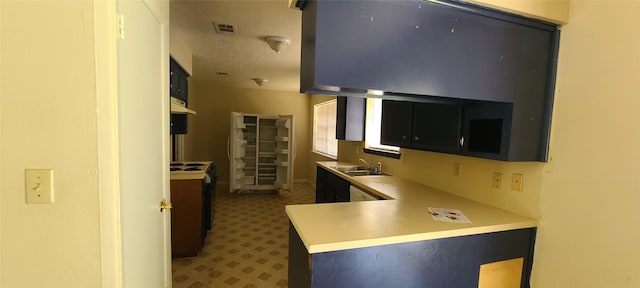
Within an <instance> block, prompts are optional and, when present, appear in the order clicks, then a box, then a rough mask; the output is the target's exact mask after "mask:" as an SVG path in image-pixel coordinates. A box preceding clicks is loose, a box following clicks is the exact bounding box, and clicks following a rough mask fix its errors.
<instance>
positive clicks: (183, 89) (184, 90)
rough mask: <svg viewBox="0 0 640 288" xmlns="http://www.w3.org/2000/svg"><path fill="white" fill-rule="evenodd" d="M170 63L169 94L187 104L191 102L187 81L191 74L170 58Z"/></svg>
mask: <svg viewBox="0 0 640 288" xmlns="http://www.w3.org/2000/svg"><path fill="white" fill-rule="evenodd" d="M169 62H170V63H169V73H170V74H169V75H170V77H169V78H170V84H169V94H170V96H171V97H174V98H177V99H180V100H182V101H184V102H185V104H187V103H188V100H189V81H188V79H187V78H188V77H189V74H188V73H187V71H185V70H184V69H182V67H181V66H180V64H178V62H176V61H175V60H173V58H170V61H169Z"/></svg>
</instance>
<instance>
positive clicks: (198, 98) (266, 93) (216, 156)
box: [172, 3, 542, 218]
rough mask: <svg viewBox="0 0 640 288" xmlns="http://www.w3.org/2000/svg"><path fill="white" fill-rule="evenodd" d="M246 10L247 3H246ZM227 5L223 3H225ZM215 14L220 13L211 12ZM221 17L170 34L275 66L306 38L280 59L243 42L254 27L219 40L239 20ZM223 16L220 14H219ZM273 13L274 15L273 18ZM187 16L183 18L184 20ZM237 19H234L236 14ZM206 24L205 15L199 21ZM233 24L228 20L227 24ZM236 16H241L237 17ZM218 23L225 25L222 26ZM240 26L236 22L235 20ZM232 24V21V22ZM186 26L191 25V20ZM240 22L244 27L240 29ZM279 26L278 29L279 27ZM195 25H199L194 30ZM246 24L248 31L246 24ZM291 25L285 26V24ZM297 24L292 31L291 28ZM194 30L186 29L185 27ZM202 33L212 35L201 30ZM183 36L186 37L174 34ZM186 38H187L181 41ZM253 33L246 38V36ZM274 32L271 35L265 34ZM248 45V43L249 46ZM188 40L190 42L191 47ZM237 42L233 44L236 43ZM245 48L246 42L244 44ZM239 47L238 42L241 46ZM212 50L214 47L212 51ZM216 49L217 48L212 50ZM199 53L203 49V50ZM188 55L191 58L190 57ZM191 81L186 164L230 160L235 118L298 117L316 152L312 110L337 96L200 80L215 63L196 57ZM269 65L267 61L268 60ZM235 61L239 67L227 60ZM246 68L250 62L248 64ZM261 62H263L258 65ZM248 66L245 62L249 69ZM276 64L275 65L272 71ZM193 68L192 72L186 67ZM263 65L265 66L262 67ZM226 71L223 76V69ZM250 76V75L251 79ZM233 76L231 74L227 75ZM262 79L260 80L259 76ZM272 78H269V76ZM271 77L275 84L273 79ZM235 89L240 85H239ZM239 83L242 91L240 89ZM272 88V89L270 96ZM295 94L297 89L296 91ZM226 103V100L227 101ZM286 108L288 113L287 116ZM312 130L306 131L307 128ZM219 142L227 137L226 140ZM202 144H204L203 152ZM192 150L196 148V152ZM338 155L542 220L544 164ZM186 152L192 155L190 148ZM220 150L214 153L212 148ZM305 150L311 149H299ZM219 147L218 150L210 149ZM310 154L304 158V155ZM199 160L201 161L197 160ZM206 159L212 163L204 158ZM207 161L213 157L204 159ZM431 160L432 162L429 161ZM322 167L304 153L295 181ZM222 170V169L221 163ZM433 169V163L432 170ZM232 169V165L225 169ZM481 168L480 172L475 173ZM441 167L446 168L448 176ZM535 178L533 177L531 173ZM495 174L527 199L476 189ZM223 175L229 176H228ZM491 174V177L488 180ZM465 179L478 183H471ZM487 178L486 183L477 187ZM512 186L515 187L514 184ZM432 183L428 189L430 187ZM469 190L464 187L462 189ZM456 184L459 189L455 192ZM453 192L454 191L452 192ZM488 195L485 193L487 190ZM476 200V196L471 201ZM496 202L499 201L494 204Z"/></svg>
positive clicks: (354, 147)
mask: <svg viewBox="0 0 640 288" xmlns="http://www.w3.org/2000/svg"><path fill="white" fill-rule="evenodd" d="M245 4H246V3H245ZM219 5H221V6H224V5H222V4H219ZM225 5H226V6H230V4H228V3H225ZM192 6H196V7H198V9H200V10H206V9H204V7H203V6H197V5H192ZM181 7H182V9H185V11H187V10H186V9H187V7H189V5H188V4H184V5H182V6H180V5H178V4H174V5H173V6H172V11H180V10H179V9H180V8H181ZM210 9H211V10H213V11H215V9H213V8H210ZM217 9H218V10H220V11H225V12H226V14H224V15H223V14H219V15H217V17H215V16H209V15H208V16H206V17H203V18H202V19H200V20H197V22H198V23H200V24H202V23H204V22H205V18H206V20H207V21H208V22H207V26H206V27H201V26H197V27H195V26H188V25H187V24H183V26H182V27H174V28H173V29H174V33H173V34H172V35H173V37H172V39H174V40H173V41H176V42H178V41H177V39H181V38H183V39H184V38H186V39H194V38H197V37H201V36H202V35H207V37H209V38H210V39H212V40H217V41H220V42H222V43H221V44H219V45H220V46H221V47H217V46H214V47H217V48H215V49H219V50H220V51H218V50H216V51H215V52H213V51H208V52H206V53H205V52H200V53H194V55H196V54H200V55H217V54H220V55H223V56H224V57H228V54H225V53H231V52H229V51H226V52H225V51H222V50H223V49H224V47H225V45H226V46H232V47H239V49H242V48H244V46H249V45H251V47H254V48H253V49H254V51H253V52H244V54H246V55H249V56H246V57H245V58H252V57H254V58H259V59H260V61H271V60H270V59H280V58H278V57H284V56H291V55H288V54H287V53H292V54H294V55H293V57H294V58H299V57H300V56H298V55H299V54H298V53H299V50H298V49H300V48H298V47H299V46H297V45H299V44H298V43H299V42H298V41H299V40H297V39H296V38H297V37H298V36H297V35H299V34H300V31H294V32H292V34H289V35H293V36H289V35H286V36H288V37H292V39H293V41H291V44H290V46H289V47H285V48H284V49H283V50H282V51H281V52H280V53H277V54H276V53H274V51H272V50H271V49H270V47H269V46H268V45H267V43H265V41H262V38H261V36H266V35H255V36H253V37H249V36H243V35H242V33H241V31H246V29H248V28H244V29H245V30H241V28H240V27H243V26H242V25H237V26H236V27H237V29H238V31H239V32H238V35H219V34H216V31H215V27H211V26H209V25H214V24H212V23H210V21H223V22H224V19H234V18H232V17H231V16H230V15H227V14H229V12H228V10H225V9H229V7H226V8H221V7H217ZM269 9H273V8H268V7H260V9H257V10H260V11H270V10H269ZM185 11H182V13H180V12H178V13H176V12H174V13H173V15H174V19H175V20H176V21H173V22H172V23H175V25H176V26H180V24H179V23H181V22H180V21H181V20H182V21H183V22H185V21H186V20H185V19H198V17H194V16H193V13H191V14H189V13H185ZM251 11H253V10H252V9H245V10H243V12H245V13H251ZM284 12H293V13H296V12H298V11H296V10H293V11H291V10H290V11H286V10H285V11H284ZM220 13H222V12H220ZM272 13H275V12H272ZM200 14H204V12H199V14H197V15H200ZM181 15H182V17H183V18H182V19H181V18H180V17H181ZM184 15H189V16H190V17H189V18H187V17H186V16H184ZM231 15H233V14H231ZM293 16H294V17H295V18H294V19H295V20H294V21H300V19H299V16H300V15H298V14H293ZM199 17H202V16H199ZM225 17H227V18H225ZM236 17H238V16H236ZM247 17H248V18H252V19H254V18H256V17H258V15H249V16H247ZM217 18H222V19H220V20H217ZM276 18H278V19H286V17H285V16H279V17H276ZM236 21H238V20H236ZM232 22H233V21H232ZM187 23H190V22H188V21H187ZM241 23H242V22H241ZM276 23H277V22H276ZM192 25H193V24H192ZM245 25H247V24H245ZM279 25H280V26H283V25H281V24H277V25H274V26H279ZM284 26H286V25H284ZM290 26H292V25H289V26H286V27H290ZM186 27H188V28H186ZM203 29H207V30H206V31H203ZM193 30H197V33H196V32H185V31H193ZM175 31H180V32H175ZM181 32H183V33H182V34H181ZM247 33H248V32H247ZM262 33H268V32H262ZM245 38H249V39H245ZM193 41H194V40H191V41H186V42H192V43H193ZM234 41H235V42H234ZM242 41H245V42H242ZM236 42H237V43H236ZM210 45H213V44H210ZM209 48H211V47H209ZM198 49H200V48H198ZM251 53H254V54H259V57H256V56H251ZM185 54H189V53H185ZM193 59H194V60H193V62H194V64H192V65H193V70H194V72H193V76H192V77H190V78H189V81H190V82H189V89H190V90H189V91H190V95H194V97H193V98H190V99H189V107H190V109H193V110H196V111H198V114H197V115H194V116H189V117H190V118H189V119H190V125H189V128H190V130H189V133H188V134H187V135H186V140H185V142H186V144H185V153H186V155H189V154H191V155H190V156H187V158H186V159H213V161H214V162H216V163H221V162H223V161H226V160H227V152H226V145H227V143H226V138H227V135H228V133H229V132H228V128H227V127H228V126H229V124H227V123H229V122H228V121H229V120H228V119H229V116H228V115H230V113H231V112H234V111H235V112H250V113H255V114H276V115H277V114H294V115H295V116H296V122H297V123H296V128H297V129H296V135H297V136H296V141H297V147H298V150H299V151H311V150H312V149H311V147H310V142H311V141H310V139H311V135H310V134H311V133H310V132H311V131H313V129H312V122H313V121H312V119H311V115H313V114H312V111H313V110H312V109H313V105H314V104H317V103H319V102H322V101H325V100H328V99H331V98H332V97H331V96H322V95H312V96H310V97H308V96H304V95H301V94H299V93H297V92H286V91H277V90H278V89H283V88H281V87H277V85H278V84H279V83H278V81H276V80H273V79H270V81H269V82H266V83H263V85H262V86H258V85H257V83H254V81H252V78H255V77H258V76H261V77H262V75H247V76H246V77H245V78H244V79H237V78H239V77H237V76H236V77H233V75H235V74H237V73H238V72H236V73H232V72H227V71H224V70H225V69H221V68H217V67H216V68H215V69H214V68H212V67H209V66H203V67H201V68H199V69H201V70H202V71H201V72H200V75H201V76H200V77H198V75H199V74H198V71H197V69H198V68H197V65H196V63H198V61H201V62H207V61H211V60H205V59H198V58H197V57H195V56H194V58H193ZM265 59H267V60H265ZM226 61H233V60H226ZM244 61H248V60H244ZM256 61H257V60H256ZM243 63H244V62H243ZM272 65H276V64H272ZM186 66H188V65H186ZM256 66H259V65H256ZM216 69H218V70H220V71H218V70H216ZM245 73H246V72H245ZM225 74H228V75H225ZM256 74H258V73H256ZM264 77H266V76H264ZM267 78H270V77H267ZM234 81H235V82H237V83H234ZM238 83H240V84H238ZM233 84H235V85H239V86H242V85H244V87H248V88H232V87H228V86H231V85H233ZM270 85H274V86H276V87H275V88H273V87H270ZM271 89H273V90H271ZM294 89H295V88H294ZM222 99H224V100H222ZM264 99H269V101H264ZM283 107H286V108H285V109H283ZM202 111H210V112H211V113H203V112H202ZM207 123H220V124H221V125H215V126H211V125H207ZM305 128H306V129H305ZM219 135H222V136H221V137H220V136H219ZM203 144H204V145H203ZM190 145H191V146H190ZM338 145H339V149H338V151H339V153H338V160H339V161H343V162H347V163H357V162H358V159H359V158H364V159H366V160H367V161H369V162H371V163H376V162H378V161H380V162H382V163H384V167H385V171H388V172H389V173H390V174H392V175H402V176H401V177H403V178H405V179H411V180H413V181H417V182H420V181H422V184H425V185H429V186H432V187H436V188H439V189H442V190H445V191H449V192H452V193H454V194H458V195H462V196H464V197H467V198H470V199H473V200H476V201H480V202H483V203H488V204H490V205H492V206H497V207H499V208H503V209H508V210H511V211H514V210H515V211H514V212H516V213H519V214H521V215H524V216H528V217H532V218H536V217H537V216H538V215H537V211H536V210H537V206H536V205H535V204H536V203H537V202H538V199H537V197H538V195H537V193H536V187H535V186H536V183H535V182H536V181H531V180H530V179H529V177H532V178H534V177H536V174H537V172H538V171H537V170H536V169H537V167H541V166H542V164H537V163H535V162H532V163H521V162H508V163H505V162H497V161H487V160H482V159H477V158H469V157H462V156H452V155H442V154H437V153H429V152H420V151H416V150H412V149H403V150H402V154H403V156H402V158H401V159H399V160H394V159H389V158H379V157H376V156H375V155H370V154H365V153H363V152H362V148H363V145H364V143H362V142H359V141H356V142H349V141H339V144H338ZM187 147H188V148H187ZM213 147H215V148H213ZM301 147H306V148H301ZM212 148H213V149H212ZM342 151H348V152H347V153H343V152H342ZM305 154H306V155H305ZM194 155H198V156H194ZM204 155H206V156H204ZM204 157H208V158H204ZM425 158H426V159H425ZM438 159H439V160H440V161H441V163H438V162H435V163H434V160H438ZM322 160H325V161H326V160H330V159H329V158H325V157H322V156H321V155H318V154H316V153H298V157H297V158H296V161H295V162H296V164H295V173H294V174H295V179H300V180H302V179H310V180H311V181H312V183H313V182H315V179H314V178H315V170H316V167H315V161H322ZM223 163H224V162H223ZM424 163H430V164H429V165H424ZM431 163H433V164H431ZM487 164H489V165H496V164H498V165H502V166H503V167H499V168H494V169H495V170H489V171H487V170H486V168H478V167H477V166H478V165H479V166H482V165H487ZM224 166H227V165H224ZM455 166H457V167H458V170H459V171H458V173H457V174H454V173H453V170H454V167H455ZM474 166H476V167H474ZM442 167H447V168H446V169H443V168H442ZM218 171H219V175H221V176H220V178H221V179H223V180H222V181H221V182H220V183H224V182H223V181H226V179H228V173H229V172H228V167H221V165H218ZM531 171H534V172H531ZM493 172H501V173H502V174H503V175H505V177H504V178H507V177H509V176H511V174H512V173H519V174H524V175H525V176H526V178H527V180H526V183H527V184H526V185H525V188H524V191H521V193H517V194H514V195H508V196H507V197H510V198H512V199H510V202H508V203H504V200H503V198H504V197H505V196H504V195H500V194H497V193H496V191H504V192H505V194H507V193H510V189H508V188H507V187H506V186H507V185H503V186H502V187H501V188H499V189H496V188H492V186H491V185H490V181H489V185H487V186H486V187H480V188H479V187H478V185H477V184H475V183H478V182H476V181H486V180H485V179H486V173H493ZM222 175H224V176H222ZM424 175H437V177H424ZM489 175H490V174H489ZM467 179H473V180H470V181H467ZM479 179H482V180H479ZM435 181H439V182H440V183H435ZM506 181H509V180H508V179H507V180H506ZM425 182H426V183H425ZM465 184H466V185H467V186H466V187H464V186H462V185H465ZM453 185H455V186H459V187H452V186H453ZM220 188H221V189H226V187H224V188H223V187H220ZM452 188H453V189H452ZM483 190H484V191H483ZM470 193H473V194H470ZM491 198H494V199H491Z"/></svg>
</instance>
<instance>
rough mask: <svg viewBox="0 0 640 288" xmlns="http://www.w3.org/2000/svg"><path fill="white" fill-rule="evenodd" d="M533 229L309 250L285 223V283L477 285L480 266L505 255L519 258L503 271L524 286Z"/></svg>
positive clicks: (318, 286)
mask: <svg viewBox="0 0 640 288" xmlns="http://www.w3.org/2000/svg"><path fill="white" fill-rule="evenodd" d="M535 234H536V229H535V228H529V229H518V230H511V231H504V232H495V233H487V234H476V235H469V236H461V237H452V238H443V239H434V240H424V241H416V242H408V243H400V244H391V245H383V246H374V247H366V248H358V249H348V250H341V251H331V252H323V253H316V254H309V252H308V251H307V249H306V248H305V245H304V244H303V242H302V240H301V239H300V236H299V235H298V233H297V231H296V230H295V227H294V226H293V225H291V224H290V225H289V271H288V272H289V287H296V288H304V287H314V288H329V287H331V288H338V287H404V288H413V287H415V288H423V287H430V288H451V287H479V283H481V282H483V281H484V282H486V280H485V279H487V278H489V277H491V275H486V274H485V272H484V271H483V270H485V269H481V266H485V267H486V265H487V264H489V263H500V262H501V261H505V260H516V261H505V262H515V263H522V264H521V265H520V264H518V265H519V266H518V267H516V269H512V268H513V267H511V268H510V270H509V271H508V273H511V274H513V273H516V274H517V275H515V276H516V277H515V279H516V281H517V279H518V278H519V279H520V280H519V281H518V282H516V283H520V285H519V287H522V288H528V287H529V278H530V274H531V266H532V264H533V247H534V241H535ZM514 271H515V272H514ZM498 272H500V271H498ZM498 274H499V273H498ZM499 275H502V274H499ZM482 278H485V279H483V281H480V279H482ZM511 279H514V278H513V277H512V278H511ZM480 287H483V286H482V285H481V286H480ZM510 287H512V286H510ZM493 288H500V287H493Z"/></svg>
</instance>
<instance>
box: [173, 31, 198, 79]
mask: <svg viewBox="0 0 640 288" xmlns="http://www.w3.org/2000/svg"><path fill="white" fill-rule="evenodd" d="M169 31H170V32H169V33H170V36H169V39H170V44H169V46H170V50H171V57H173V59H174V60H176V62H178V63H179V64H180V66H182V68H184V70H185V71H187V73H189V75H193V59H192V52H191V47H190V46H189V44H188V43H187V42H185V41H184V40H183V39H182V36H181V35H180V33H178V31H175V29H173V27H170V29H169Z"/></svg>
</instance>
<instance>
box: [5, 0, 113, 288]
mask: <svg viewBox="0 0 640 288" xmlns="http://www.w3.org/2000/svg"><path fill="white" fill-rule="evenodd" d="M0 6H1V7H2V9H1V10H2V12H1V13H2V14H1V17H0V19H1V20H0V21H1V27H2V28H1V29H2V31H1V32H0V35H1V36H0V37H1V39H2V43H1V53H0V57H1V61H0V62H1V63H2V66H1V75H2V79H1V85H0V90H1V91H2V92H1V94H0V95H1V99H0V101H1V102H2V105H0V119H1V120H0V125H1V127H0V133H1V135H0V158H1V159H2V161H1V162H0V179H1V180H0V185H1V186H0V198H1V201H0V203H1V205H2V206H1V207H0V223H1V224H0V229H1V230H0V241H1V242H0V249H1V253H2V254H1V255H0V263H1V264H0V265H1V267H2V271H1V277H0V286H1V287H7V288H9V287H11V288H20V287H100V286H101V274H100V268H101V256H100V219H99V215H100V214H99V213H100V202H99V186H98V157H97V155H98V153H97V152H98V145H97V120H96V118H97V117H96V90H95V87H96V81H95V76H96V71H95V69H96V66H95V62H94V61H95V60H94V59H95V58H94V36H95V34H94V25H93V21H94V20H93V2H92V1H81V0H78V1H66V2H49V1H42V2H30V1H0ZM27 168H51V169H54V171H55V191H56V193H55V194H56V202H55V203H53V204H39V205H36V204H26V203H25V192H24V190H25V187H24V186H25V185H24V170H25V169H27Z"/></svg>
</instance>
